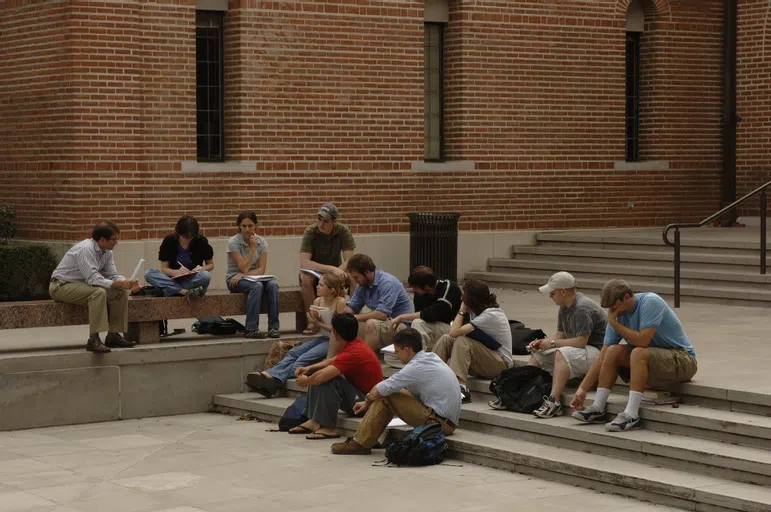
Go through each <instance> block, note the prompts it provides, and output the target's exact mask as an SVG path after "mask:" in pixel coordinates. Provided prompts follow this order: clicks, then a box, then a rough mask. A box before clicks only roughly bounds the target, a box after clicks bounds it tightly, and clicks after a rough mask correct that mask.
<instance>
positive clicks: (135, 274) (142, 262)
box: [129, 258, 145, 281]
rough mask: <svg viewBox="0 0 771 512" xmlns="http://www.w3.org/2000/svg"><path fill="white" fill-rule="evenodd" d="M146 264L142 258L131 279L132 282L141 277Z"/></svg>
mask: <svg viewBox="0 0 771 512" xmlns="http://www.w3.org/2000/svg"><path fill="white" fill-rule="evenodd" d="M144 264H145V260H144V258H140V259H139V263H137V268H135V269H134V273H133V274H131V277H130V278H129V280H130V281H133V280H134V279H136V278H137V276H138V275H139V271H140V270H142V267H143V266H144Z"/></svg>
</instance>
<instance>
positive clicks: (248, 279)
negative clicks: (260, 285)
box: [241, 274, 276, 283]
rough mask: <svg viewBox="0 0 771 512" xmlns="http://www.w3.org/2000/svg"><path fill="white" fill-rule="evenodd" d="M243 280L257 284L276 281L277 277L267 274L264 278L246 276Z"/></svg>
mask: <svg viewBox="0 0 771 512" xmlns="http://www.w3.org/2000/svg"><path fill="white" fill-rule="evenodd" d="M241 279H245V280H246V281H254V282H255V283H256V282H257V281H270V280H271V279H276V276H273V275H270V274H265V275H262V276H244V277H242V278H241Z"/></svg>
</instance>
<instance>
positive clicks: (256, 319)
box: [225, 211, 281, 339]
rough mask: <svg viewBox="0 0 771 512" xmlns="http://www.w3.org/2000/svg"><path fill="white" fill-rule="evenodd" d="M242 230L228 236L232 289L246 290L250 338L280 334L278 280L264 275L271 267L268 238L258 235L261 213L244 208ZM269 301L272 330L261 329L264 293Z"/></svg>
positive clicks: (230, 287) (275, 336) (278, 335)
mask: <svg viewBox="0 0 771 512" xmlns="http://www.w3.org/2000/svg"><path fill="white" fill-rule="evenodd" d="M236 226H238V234H237V235H235V236H233V237H231V238H230V240H228V272H227V277H226V278H225V283H226V284H227V287H228V290H230V291H231V292H233V293H245V294H246V295H247V296H246V333H245V334H244V335H245V336H246V337H247V338H258V339H261V338H265V337H270V338H280V337H281V334H280V333H279V320H278V282H277V281H276V279H275V277H262V276H264V275H265V272H266V271H267V269H268V241H267V240H265V238H263V237H261V236H258V235H257V233H256V229H257V214H255V213H254V212H253V211H245V212H241V213H240V214H239V215H238V219H237V220H236ZM263 295H264V296H265V298H266V300H267V301H268V332H267V334H266V333H265V332H264V331H261V330H260V306H261V305H262V297H263Z"/></svg>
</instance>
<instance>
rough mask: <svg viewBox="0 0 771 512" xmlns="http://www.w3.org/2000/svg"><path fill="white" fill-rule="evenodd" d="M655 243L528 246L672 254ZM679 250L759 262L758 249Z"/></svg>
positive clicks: (545, 242) (579, 242)
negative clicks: (744, 258)
mask: <svg viewBox="0 0 771 512" xmlns="http://www.w3.org/2000/svg"><path fill="white" fill-rule="evenodd" d="M657 240H658V242H657V243H653V242H651V243H650V244H636V243H634V242H633V241H630V242H629V243H624V242H621V241H616V242H613V243H603V242H593V241H591V240H579V239H575V240H539V241H538V245H536V246H529V247H545V248H553V247H562V248H572V249H582V250H586V249H590V250H613V251H633V252H639V251H646V252H655V253H658V254H669V256H670V258H671V257H672V256H673V255H674V248H672V247H669V246H668V245H664V241H663V240H661V238H658V239H657ZM681 251H682V252H706V253H709V254H719V255H722V256H738V257H747V258H750V259H751V258H754V259H755V261H757V262H758V263H760V249H759V248H757V249H753V248H748V249H742V248H737V247H733V246H728V247H723V246H719V247H713V246H704V247H701V246H683V245H681ZM766 258H767V259H768V255H766Z"/></svg>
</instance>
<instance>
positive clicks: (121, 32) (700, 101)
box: [0, 0, 759, 239]
mask: <svg viewBox="0 0 771 512" xmlns="http://www.w3.org/2000/svg"><path fill="white" fill-rule="evenodd" d="M627 3H628V2H626V1H624V0H618V1H616V0H607V1H601V2H598V1H596V0H591V1H590V0H584V1H573V2H569V3H566V2H561V1H558V0H548V1H545V0H517V1H516V2H513V1H509V0H505V1H504V0H477V1H474V2H468V1H464V0H450V11H451V18H450V23H449V24H448V26H447V28H446V42H445V54H446V63H445V64H446V80H445V93H446V106H445V108H446V119H445V126H446V132H445V135H446V149H447V157H448V159H449V160H470V161H474V162H476V171H473V172H449V171H420V172H414V171H412V170H411V165H412V163H413V162H417V161H420V160H421V159H422V157H423V2H422V1H419V0H383V1H376V0H330V1H326V2H318V1H312V0H304V1H275V2H270V1H259V2H258V1H255V0H251V1H231V2H230V9H229V12H228V15H227V21H226V33H225V38H226V140H227V142H226V152H227V155H228V158H229V159H230V160H233V161H239V162H250V164H249V165H250V168H251V169H253V170H250V171H249V172H243V171H239V170H237V167H234V168H231V169H228V167H227V165H226V166H225V167H224V170H219V171H217V172H205V173H182V171H181V169H182V162H184V161H191V160H195V153H196V150H195V63H194V59H195V11H194V9H195V2H193V1H176V2H171V1H168V0H158V1H156V2H146V1H141V2H140V1H133V2H132V1H129V2H112V1H107V2H91V1H85V0H82V1H77V0H75V1H71V2H50V1H48V2H23V1H17V2H0V6H2V9H1V10H0V13H1V14H0V30H2V36H0V37H2V40H1V41H0V42H2V43H3V48H4V49H5V48H9V50H8V51H6V54H5V58H4V59H3V60H2V64H0V66H3V67H2V68H0V69H1V70H3V71H5V72H4V73H2V74H0V86H2V87H3V90H5V91H7V93H6V94H4V96H3V99H2V105H3V108H4V114H5V113H6V112H8V113H10V114H12V116H11V118H12V119H13V120H12V121H10V122H9V121H4V122H3V130H4V131H3V133H4V134H8V135H7V136H8V138H9V140H11V141H12V143H11V144H9V145H7V146H6V147H5V149H4V156H5V158H4V159H3V160H4V161H3V162H2V171H0V185H2V187H3V190H4V191H5V192H3V195H4V197H6V196H7V197H8V198H10V199H11V201H13V202H14V203H15V204H17V207H18V211H19V214H20V215H19V216H20V228H21V232H22V234H23V235H25V236H36V237H48V238H60V239H73V238H77V237H79V236H81V235H82V234H83V233H85V232H87V231H88V229H89V227H90V225H91V224H92V223H93V221H94V220H95V219H97V218H100V217H110V218H114V219H116V220H118V221H119V222H120V224H121V226H122V228H123V230H124V231H123V237H124V238H128V239H130V238H140V239H144V238H149V237H159V236H162V235H163V234H165V233H167V232H168V231H169V230H170V229H171V227H172V226H173V224H174V222H175V221H176V219H177V218H178V217H179V216H180V215H181V214H183V213H189V214H193V215H196V216H197V217H199V219H201V221H202V223H203V226H204V229H205V232H206V234H207V235H209V236H222V235H226V234H230V233H231V232H232V227H231V226H232V224H233V222H234V219H235V215H236V214H237V213H238V211H240V210H242V209H246V208H250V209H255V210H257V212H258V214H259V215H260V216H261V218H262V221H261V224H262V226H263V231H264V233H265V234H267V235H284V234H299V233H300V232H302V230H303V229H304V227H305V226H306V225H307V223H308V222H309V221H310V220H311V219H312V218H313V215H314V213H315V207H316V206H317V205H318V204H319V203H320V202H322V201H324V200H333V201H335V202H336V203H337V204H338V206H339V207H340V209H341V210H342V214H343V216H344V221H345V222H347V223H348V224H349V225H351V226H352V227H353V229H354V231H356V232H359V233H367V232H393V231H405V230H406V229H408V225H407V219H406V216H405V213H406V212H409V211H427V210H434V209H435V210H455V211H460V212H462V213H463V217H462V221H461V228H462V229H478V230H481V229H495V230H505V229H525V228H569V227H601V226H635V225H637V226H646V225H662V224H664V223H665V222H668V221H671V220H674V219H678V220H689V219H694V218H696V217H700V216H703V215H705V214H708V213H710V212H711V211H713V210H714V209H715V207H716V206H717V205H718V197H719V170H720V113H721V99H720V73H721V69H722V68H721V44H722V43H721V37H722V35H721V27H722V18H721V12H720V5H721V2H720V0H703V1H700V2H685V1H679V2H676V1H674V0H673V1H671V2H666V1H657V2H655V3H652V2H646V7H647V11H648V22H647V24H646V35H645V37H644V43H643V44H644V45H645V53H644V65H643V71H644V74H645V77H646V78H645V80H644V81H643V86H642V97H643V111H642V112H643V122H642V124H641V128H642V134H643V136H642V141H641V149H642V155H643V157H644V159H648V160H667V161H668V162H669V166H670V169H669V170H666V171H657V170H653V167H650V168H646V166H642V167H641V168H640V169H639V170H635V171H616V170H614V162H616V161H621V160H623V159H624V40H625V39H624V37H625V34H624V32H625V19H626V5H627ZM670 4H671V5H670ZM758 5H759V3H758ZM45 12H51V13H56V15H55V16H53V17H52V18H51V20H50V21H47V22H46V24H44V25H40V24H39V22H38V21H37V20H38V19H39V18H40V17H41V16H42V14H41V13H45ZM37 40H41V41H45V44H46V45H48V46H44V45H40V44H38V43H37V42H36V41H37ZM8 45H10V46H8ZM25 70H29V71H28V72H29V73H30V74H28V75H24V73H25V72H27V71H25ZM31 86H33V87H31ZM30 90H40V91H43V93H44V94H42V96H43V97H50V98H53V101H55V102H56V103H57V108H49V105H48V103H46V101H45V100H44V99H42V98H41V97H40V96H35V97H32V96H29V95H25V94H27V92H28V91H30ZM21 98H24V101H23V102H22V101H19V100H20V99H21ZM59 109H64V111H65V112H66V113H67V114H66V115H67V116H68V117H57V116H58V115H59V114H56V113H55V112H57V111H58V110H59ZM4 117H5V118H6V119H7V118H8V116H4ZM54 132H55V133H56V136H50V137H49V136H48V134H49V133H54ZM220 169H222V168H220ZM629 201H633V202H634V203H635V208H634V209H629V208H627V207H626V205H627V203H628V202H629ZM41 220H43V221H44V222H47V223H49V224H50V223H51V222H52V221H53V222H54V223H55V224H56V225H57V227H59V226H60V229H57V230H56V231H55V232H51V233H40V232H39V229H40V228H39V224H40V221H41Z"/></svg>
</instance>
